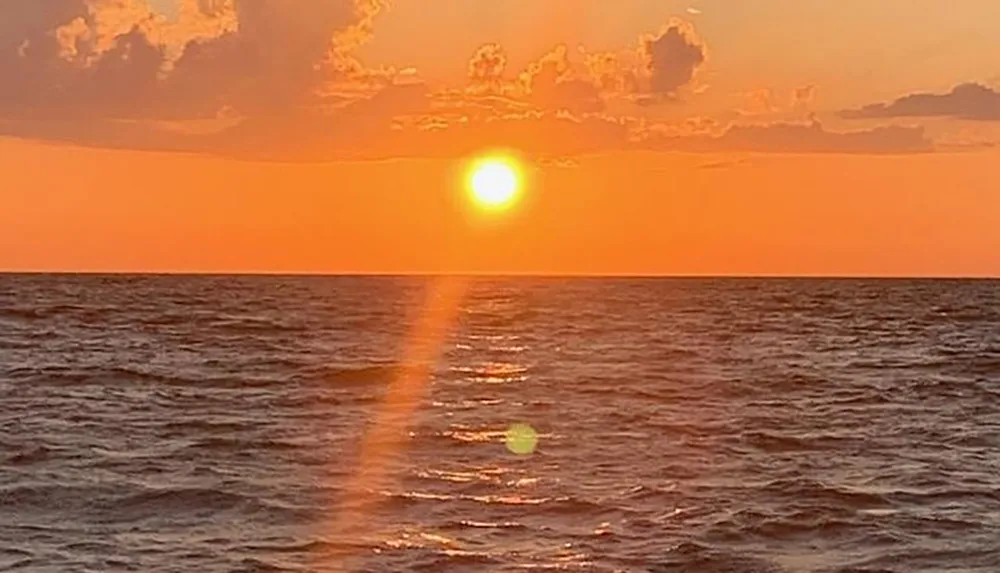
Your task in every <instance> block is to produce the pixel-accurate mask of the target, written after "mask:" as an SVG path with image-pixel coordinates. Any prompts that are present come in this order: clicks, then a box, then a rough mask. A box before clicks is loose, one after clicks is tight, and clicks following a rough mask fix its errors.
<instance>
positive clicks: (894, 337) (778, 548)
mask: <svg viewBox="0 0 1000 573" xmlns="http://www.w3.org/2000/svg"><path fill="white" fill-rule="evenodd" d="M442 281H444V279H436V278H360V277H359V278H322V277H179V276H178V277H168V276H162V277H155V276H45V275H20V276H16V275H8V276H0V570H5V571H6V570H17V571H59V572H62V571H142V572H166V571H178V572H181V571H184V572H187V571H192V572H194V571H197V572H212V571H435V572H440V571H521V570H536V569H537V570H558V571H564V570H565V571H608V572H610V571H649V572H681V571H683V572H706V573H711V572H720V573H721V572H736V573H740V572H768V573H770V572H789V573H799V572H830V573H833V572H843V573H847V572H853V573H861V572H869V573H875V572H880V573H884V572H901V573H902V572H907V573H909V572H932V571H933V572H939V571H950V572H963V573H972V572H982V573H987V572H989V573H995V572H997V571H1000V283H997V282H990V281H902V280H899V281H889V280H886V281H864V280H777V279H772V280H749V279H748V280H736V279H719V280H711V279H697V280H696V279H670V280H638V279H635V280H625V279H614V280H612V279H606V280H605V279H527V278H517V279H513V278H512V279H482V278H480V279H469V280H468V281H463V282H462V283H461V291H460V292H459V294H460V295H461V297H458V298H455V299H451V298H449V297H446V296H439V297H437V298H434V297H431V298H428V297H427V295H428V293H435V292H437V291H436V290H435V289H438V288H439V286H438V283H440V282H442ZM428 317H430V318H428ZM428 322H429V323H434V324H436V325H437V327H436V328H427V327H426V324H425V323H428ZM421 324H425V327H421ZM414 348H418V349H419V348H424V349H432V350H437V351H440V352H439V355H437V356H433V357H432V356H430V355H429V354H421V353H420V352H415V351H414V350H413V349H414ZM408 357H409V358H408ZM414 357H415V358H414ZM416 358H420V359H422V360H423V364H424V365H425V367H426V369H427V374H428V375H427V377H426V378H424V377H422V376H421V374H422V373H423V370H421V368H420V367H419V365H412V364H408V363H407V362H408V360H411V359H416ZM401 381H403V382H401ZM404 382H405V383H404ZM386 404H394V407H393V408H391V409H390V408H388V406H386ZM512 424H527V425H530V426H531V427H532V428H533V429H534V430H535V431H536V432H537V447H536V448H535V449H534V451H533V453H531V454H528V455H518V454H515V453H512V452H511V451H509V450H508V449H507V447H506V444H505V439H506V431H507V429H508V428H509V427H510V426H511V425H512ZM380 428H382V429H383V430H384V429H386V428H389V429H390V430H392V431H388V430H387V431H386V432H387V433H386V432H384V433H383V434H382V435H381V438H378V439H375V438H371V436H376V437H378V436H379V434H378V430H379V429H380ZM393 432H396V433H393ZM366 436H368V437H367V438H366ZM379 440H381V441H379Z"/></svg>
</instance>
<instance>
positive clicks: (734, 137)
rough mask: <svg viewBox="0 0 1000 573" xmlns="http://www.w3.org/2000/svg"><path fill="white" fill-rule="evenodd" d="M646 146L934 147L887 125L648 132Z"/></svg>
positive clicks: (784, 149) (910, 130)
mask: <svg viewBox="0 0 1000 573" xmlns="http://www.w3.org/2000/svg"><path fill="white" fill-rule="evenodd" d="M642 145H643V147H646V148H649V149H657V150H676V151H693V152H721V151H742V152H756V153H864V154H886V153H921V152H929V151H933V144H932V143H931V142H930V140H928V139H927V137H926V136H925V134H924V130H923V128H921V127H900V126H883V127H876V128H873V129H869V130H860V131H846V132H835V131H828V130H827V129H826V128H824V127H823V126H822V125H821V124H820V123H819V122H817V121H813V122H810V123H785V122H779V123H767V124H756V125H731V126H729V127H728V128H726V129H725V130H724V131H722V132H721V133H718V134H705V133H702V134H695V135H683V134H681V135H677V134H670V133H666V134H664V133H662V132H660V133H657V132H656V131H653V132H651V133H647V134H646V136H645V137H644V139H643V142H642Z"/></svg>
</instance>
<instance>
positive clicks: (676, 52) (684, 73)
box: [642, 20, 707, 96]
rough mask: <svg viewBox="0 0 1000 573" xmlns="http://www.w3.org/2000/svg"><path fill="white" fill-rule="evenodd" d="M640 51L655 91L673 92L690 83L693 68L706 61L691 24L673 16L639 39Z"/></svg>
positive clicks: (670, 93) (662, 94) (674, 93)
mask: <svg viewBox="0 0 1000 573" xmlns="http://www.w3.org/2000/svg"><path fill="white" fill-rule="evenodd" d="M642 54H643V56H644V58H645V61H646V71H647V72H648V73H649V88H650V92H651V93H652V94H654V95H659V96H667V95H676V93H677V91H678V90H679V89H680V88H682V87H684V86H686V85H688V84H689V83H691V80H693V79H694V75H695V72H696V71H697V70H698V68H700V67H701V66H702V64H704V63H705V60H706V59H707V54H706V51H705V46H704V43H702V42H701V40H700V39H698V36H697V34H696V33H695V31H694V26H692V25H691V24H689V23H687V22H683V21H680V20H675V21H674V22H672V23H671V24H670V25H669V26H668V27H667V28H666V29H665V30H664V31H663V32H661V33H660V34H659V35H658V36H655V37H647V38H645V39H644V40H643V42H642Z"/></svg>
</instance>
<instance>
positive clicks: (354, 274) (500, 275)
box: [0, 269, 1000, 281]
mask: <svg viewBox="0 0 1000 573" xmlns="http://www.w3.org/2000/svg"><path fill="white" fill-rule="evenodd" d="M26 275H30V276H38V275H54V276H147V277H301V278H310V277H313V278H433V277H468V278H496V279H504V278H538V279H688V280H690V279H772V280H985V281H989V280H1000V275H971V274H970V275H949V274H940V275H933V274H925V275H924V274H912V275H906V274H885V275H863V274H819V273H817V274H781V273H759V274H740V273H732V274H725V273H721V274H715V273H598V272H582V273H544V272H459V271H395V272H386V271H381V272H380V271H222V270H220V271H188V270H164V271H154V270H142V271H131V270H14V269H0V276H26Z"/></svg>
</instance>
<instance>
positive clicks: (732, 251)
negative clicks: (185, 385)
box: [0, 0, 1000, 276]
mask: <svg viewBox="0 0 1000 573" xmlns="http://www.w3.org/2000/svg"><path fill="white" fill-rule="evenodd" d="M959 8H960V9H959ZM997 21H1000V3H997V2H994V1H992V0H969V1H967V2H963V3H962V4H961V6H960V7H959V6H956V5H955V4H954V3H951V2H945V1H943V0H933V1H932V0H907V1H903V0H885V1H883V2H876V3H872V2H861V1H856V0H843V1H839V2H827V1H819V0H748V1H746V2H726V1H722V0H715V1H711V0H701V1H694V0H690V1H688V2H674V1H671V0H631V1H627V0H624V1H621V2H609V1H604V0H534V1H528V0H506V1H502V2H501V1H495V2H492V1H482V2H471V1H467V0H394V2H392V4H391V5H387V4H383V3H381V2H378V1H376V0H310V1H309V2H295V3H289V2H285V1H283V0H149V1H148V2H147V1H143V0H47V1H46V2H26V1H22V0H0V78H3V85H2V87H0V170H2V171H0V172H2V173H3V175H4V177H3V180H0V200H2V201H3V205H4V208H3V209H2V210H0V269H5V270H64V271H157V272H163V271H169V272H311V273H355V272H358V273H419V272H485V273H532V274H536V273H540V274H642V275H658V274H668V275H673V274H680V275H689V274H696V275H705V274H707V275H855V276H858V275H864V276H1000V256H997V254H996V253H998V252H1000V226H998V225H996V222H997V221H998V220H1000V175H998V174H997V172H998V170H997V167H996V166H997V165H1000V148H997V147H996V142H997V141H1000V91H998V88H1000V64H998V63H997V61H996V58H995V57H994V56H995V54H997V53H1000V36H998V35H997V34H995V33H993V31H992V30H993V27H994V26H995V22H997ZM495 149H504V150H508V152H510V153H513V154H516V155H517V156H518V157H520V158H521V160H522V162H523V166H524V171H525V173H526V174H527V177H526V180H525V185H526V188H525V195H524V197H525V200H524V201H523V203H521V204H520V205H518V206H517V208H515V209H513V210H512V211H510V212H509V213H507V214H506V215H505V216H504V217H503V218H502V219H497V218H492V219H489V220H488V219H487V218H485V217H484V216H483V215H482V214H481V213H477V212H475V210H474V209H472V208H471V207H470V205H469V204H468V202H467V201H466V200H465V199H464V196H463V189H462V188H461V181H462V172H463V170H464V166H465V165H467V164H468V162H469V161H470V160H472V159H473V158H475V157H477V156H478V155H481V154H483V153H486V152H489V151H490V150H495Z"/></svg>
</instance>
